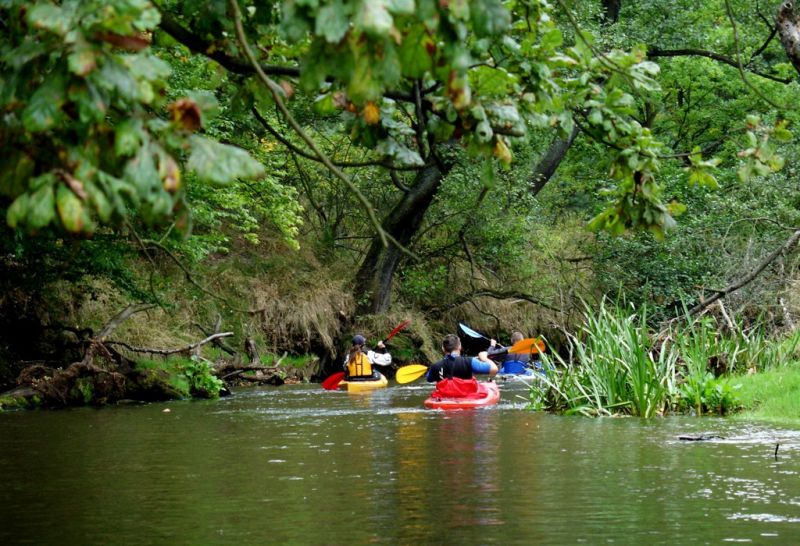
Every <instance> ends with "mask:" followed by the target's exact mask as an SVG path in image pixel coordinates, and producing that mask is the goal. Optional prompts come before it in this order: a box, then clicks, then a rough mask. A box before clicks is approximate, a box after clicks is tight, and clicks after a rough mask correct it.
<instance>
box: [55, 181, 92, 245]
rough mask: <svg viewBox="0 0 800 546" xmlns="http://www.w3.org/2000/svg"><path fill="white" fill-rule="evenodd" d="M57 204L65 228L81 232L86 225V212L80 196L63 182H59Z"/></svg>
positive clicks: (73, 231) (72, 231)
mask: <svg viewBox="0 0 800 546" xmlns="http://www.w3.org/2000/svg"><path fill="white" fill-rule="evenodd" d="M56 205H57V207H58V216H59V217H60V218H61V223H62V224H63V225H64V228H65V229H66V230H67V231H69V232H70V233H80V232H81V231H82V230H83V228H84V226H85V225H86V218H85V214H86V213H85V212H84V210H83V204H82V203H81V200H80V199H78V196H76V195H75V194H74V193H72V191H71V190H70V189H69V188H67V187H66V186H64V185H63V184H59V186H58V191H57V192H56Z"/></svg>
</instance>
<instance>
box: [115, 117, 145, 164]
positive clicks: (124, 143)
mask: <svg viewBox="0 0 800 546" xmlns="http://www.w3.org/2000/svg"><path fill="white" fill-rule="evenodd" d="M141 142H142V122H141V120H138V119H126V120H125V121H123V122H122V123H120V124H118V125H117V127H116V129H115V131H114V153H116V154H117V157H124V156H129V155H133V153H134V152H135V151H136V150H138V149H139V147H140V146H141Z"/></svg>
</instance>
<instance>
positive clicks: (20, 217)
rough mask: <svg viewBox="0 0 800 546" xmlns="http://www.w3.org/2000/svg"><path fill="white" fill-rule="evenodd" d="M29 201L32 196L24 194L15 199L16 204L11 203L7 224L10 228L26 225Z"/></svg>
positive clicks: (7, 214) (7, 213)
mask: <svg viewBox="0 0 800 546" xmlns="http://www.w3.org/2000/svg"><path fill="white" fill-rule="evenodd" d="M29 201H30V196H29V195H28V194H27V193H23V194H22V195H20V196H19V197H17V198H16V199H14V202H13V203H11V206H10V207H8V210H7V211H6V223H7V224H8V227H10V228H12V229H14V228H16V227H17V226H18V225H20V224H22V223H24V221H25V218H26V217H27V216H28V202H29Z"/></svg>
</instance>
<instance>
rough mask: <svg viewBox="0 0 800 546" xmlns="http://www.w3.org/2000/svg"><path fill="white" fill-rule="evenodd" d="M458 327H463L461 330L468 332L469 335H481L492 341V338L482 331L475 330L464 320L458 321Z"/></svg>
mask: <svg viewBox="0 0 800 546" xmlns="http://www.w3.org/2000/svg"><path fill="white" fill-rule="evenodd" d="M458 327H459V328H461V331H462V332H464V333H465V334H467V335H468V336H469V337H479V338H483V339H485V340H487V341H491V339H490V338H488V337H486V336H485V335H483V334H481V333H480V332H476V331H475V330H473V329H472V328H470V327H468V326H467V325H466V324H464V323H463V322H459V323H458Z"/></svg>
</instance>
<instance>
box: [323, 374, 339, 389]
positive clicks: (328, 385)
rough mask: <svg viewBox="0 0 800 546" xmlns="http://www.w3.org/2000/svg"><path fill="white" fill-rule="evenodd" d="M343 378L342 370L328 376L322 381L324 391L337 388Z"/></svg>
mask: <svg viewBox="0 0 800 546" xmlns="http://www.w3.org/2000/svg"><path fill="white" fill-rule="evenodd" d="M343 379H344V372H337V373H335V374H333V375H330V376H328V378H327V379H325V381H323V382H322V388H323V389H325V390H326V391H335V390H336V389H338V388H339V383H341V382H342V380H343Z"/></svg>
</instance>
